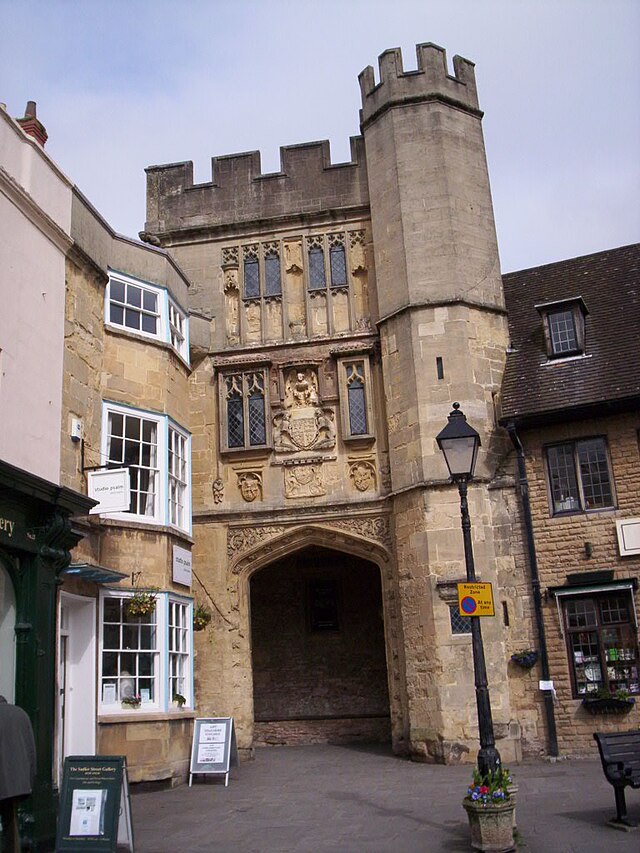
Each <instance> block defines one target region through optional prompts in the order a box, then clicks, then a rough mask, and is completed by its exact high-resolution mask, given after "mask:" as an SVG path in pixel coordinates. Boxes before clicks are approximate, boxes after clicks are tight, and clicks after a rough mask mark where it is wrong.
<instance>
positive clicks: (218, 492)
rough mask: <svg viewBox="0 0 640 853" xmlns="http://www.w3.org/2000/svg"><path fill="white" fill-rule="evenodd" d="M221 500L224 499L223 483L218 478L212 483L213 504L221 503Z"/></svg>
mask: <svg viewBox="0 0 640 853" xmlns="http://www.w3.org/2000/svg"><path fill="white" fill-rule="evenodd" d="M223 498H224V483H223V482H222V480H221V479H220V477H218V479H217V480H214V481H213V502H214V504H220V503H222V500H223Z"/></svg>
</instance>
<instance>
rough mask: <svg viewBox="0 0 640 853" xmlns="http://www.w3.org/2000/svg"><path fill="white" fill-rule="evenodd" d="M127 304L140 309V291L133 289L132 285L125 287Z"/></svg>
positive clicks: (137, 288)
mask: <svg viewBox="0 0 640 853" xmlns="http://www.w3.org/2000/svg"><path fill="white" fill-rule="evenodd" d="M127 303H128V304H129V305H135V307H136V308H141V307H142V290H141V289H140V288H139V287H134V286H133V285H132V284H130V285H129V286H128V287H127Z"/></svg>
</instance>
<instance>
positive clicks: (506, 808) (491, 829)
mask: <svg viewBox="0 0 640 853" xmlns="http://www.w3.org/2000/svg"><path fill="white" fill-rule="evenodd" d="M512 789H513V785H512V778H511V775H510V774H509V771H508V770H506V769H505V768H504V767H499V768H498V769H497V770H496V772H495V773H489V774H488V775H486V776H482V775H481V773H480V771H479V770H478V769H477V768H476V769H474V771H473V780H472V782H471V784H470V785H469V788H468V789H467V796H466V797H465V798H464V800H463V801H462V805H463V806H464V808H465V811H466V812H467V816H468V818H469V827H470V829H471V846H472V847H473V848H474V849H475V850H486V851H493V853H508V851H511V850H515V842H514V839H513V822H514V821H513V813H514V809H515V807H516V803H515V797H512V796H511V790H512Z"/></svg>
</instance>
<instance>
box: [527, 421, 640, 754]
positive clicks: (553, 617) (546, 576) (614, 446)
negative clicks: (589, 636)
mask: <svg viewBox="0 0 640 853" xmlns="http://www.w3.org/2000/svg"><path fill="white" fill-rule="evenodd" d="M639 428H640V417H639V416H638V415H637V414H628V415H618V416H612V417H609V418H606V419H604V418H603V419H601V420H599V421H593V420H590V421H579V422H575V423H566V424H561V425H558V426H553V427H547V428H544V429H536V430H528V431H526V432H522V434H521V440H523V444H524V446H525V451H526V460H527V477H528V479H529V490H530V497H531V507H532V515H533V524H534V536H535V544H536V553H537V557H538V569H539V572H540V584H541V589H542V591H543V595H544V593H545V590H546V589H548V587H553V586H562V585H563V584H565V583H566V580H567V575H568V574H573V573H580V572H583V571H584V572H591V571H597V570H600V569H613V570H614V572H615V578H616V579H619V578H637V577H638V574H639V572H640V558H639V557H637V556H627V557H621V556H620V554H619V550H618V540H617V535H616V524H615V521H616V519H619V518H634V517H637V516H640V497H639V495H640V452H639V445H638V429H639ZM593 436H606V439H607V442H608V446H609V451H610V458H611V473H612V479H613V484H614V488H615V500H616V508H615V509H612V510H603V511H597V512H589V513H575V514H572V515H564V516H556V517H555V518H554V517H552V515H551V511H550V503H549V498H548V491H547V490H548V484H547V475H546V470H545V465H546V462H545V454H544V446H545V445H546V444H549V443H552V442H556V441H563V440H572V439H578V438H582V437H584V438H590V437H593ZM585 542H590V543H591V546H592V549H593V551H592V556H591V557H588V556H587V554H586V550H585ZM635 601H636V609H638V610H640V593H639V592H638V590H636V592H635ZM544 620H545V630H546V632H547V643H548V648H549V666H550V670H551V677H552V679H553V682H554V685H555V688H556V691H557V695H558V703H557V704H556V706H555V709H556V724H557V729H558V743H559V747H560V751H561V753H564V754H567V755H593V749H594V747H593V738H592V733H593V731H594V728H597V729H598V730H602V731H609V730H614V731H615V730H618V729H620V728H621V719H622V718H620V717H618V716H601V717H598V718H597V724H595V725H594V718H593V717H592V716H591V715H590V714H588V713H587V712H586V711H585V710H584V709H583V708H582V705H581V700H580V699H574V698H573V697H572V690H571V678H570V673H569V663H568V654H569V651H568V648H567V645H566V642H565V640H564V638H563V637H562V634H561V631H560V621H559V617H558V609H557V606H556V601H555V599H554V598H553V597H552V596H546V595H544ZM639 721H640V709H639V708H638V703H636V707H635V708H634V709H633V710H632V711H631V713H630V714H628V715H627V716H626V717H624V726H623V727H624V728H625V729H627V728H629V729H631V728H634V726H635V727H636V728H637V726H638V723H639Z"/></svg>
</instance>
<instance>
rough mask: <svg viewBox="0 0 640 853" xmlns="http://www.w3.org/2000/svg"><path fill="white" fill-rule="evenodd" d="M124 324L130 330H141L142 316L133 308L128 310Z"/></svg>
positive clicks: (125, 313)
mask: <svg viewBox="0 0 640 853" xmlns="http://www.w3.org/2000/svg"><path fill="white" fill-rule="evenodd" d="M124 324H125V326H127V328H129V329H140V314H139V312H138V311H134V310H133V309H132V308H127V310H126V311H125V312H124Z"/></svg>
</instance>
